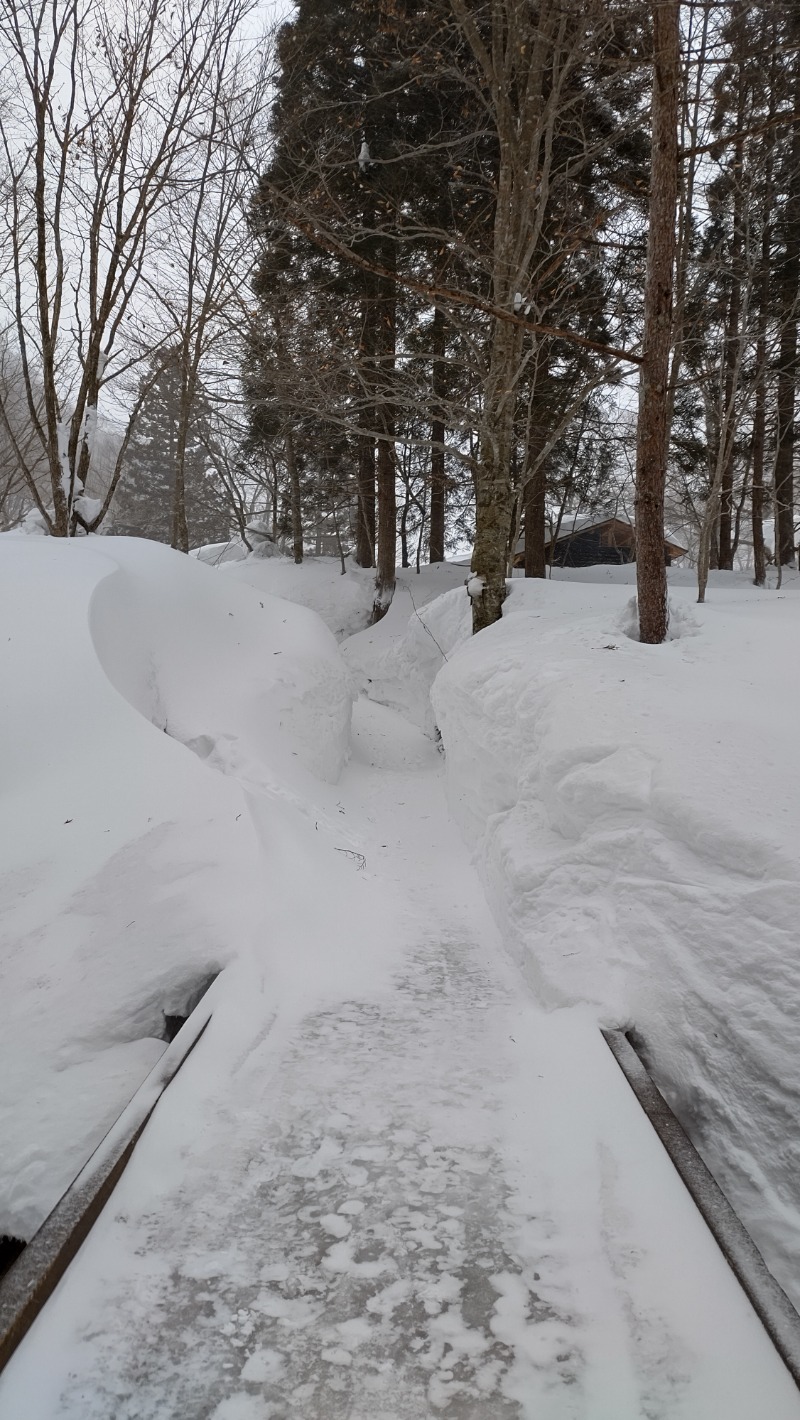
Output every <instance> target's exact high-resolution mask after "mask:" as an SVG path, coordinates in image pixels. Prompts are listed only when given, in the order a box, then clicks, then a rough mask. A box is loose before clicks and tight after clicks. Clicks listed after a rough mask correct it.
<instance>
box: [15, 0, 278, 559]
mask: <svg viewBox="0 0 800 1420" xmlns="http://www.w3.org/2000/svg"><path fill="white" fill-rule="evenodd" d="M253 6H254V0H176V3H175V4H172V5H170V6H164V5H162V4H160V3H159V0H145V3H144V4H142V3H140V0H118V2H117V0H113V3H112V0H49V3H46V0H0V42H2V47H3V51H4V54H5V56H6V63H7V66H8V67H7V69H6V73H5V80H6V87H7V91H8V92H7V97H6V102H5V104H4V106H3V108H2V112H0V154H1V155H2V162H3V172H2V182H3V186H4V189H5V192H6V194H7V199H8V200H7V207H6V216H5V228H4V231H3V233H2V237H0V250H2V253H3V258H4V260H3V263H2V267H3V271H4V276H3V278H0V303H1V304H0V309H2V310H3V312H4V317H5V318H4V322H3V333H4V334H5V337H6V339H7V340H10V341H13V342H14V344H15V346H16V351H17V356H18V359H19V364H20V368H21V371H22V378H23V384H24V388H25V397H26V402H27V407H28V416H29V420H30V425H31V428H32V429H33V431H34V433H35V443H36V449H35V459H32V458H31V457H30V456H29V455H27V454H26V453H25V451H24V450H23V449H22V448H21V447H18V448H17V449H16V451H15V457H16V458H17V462H18V466H19V469H20V472H21V474H22V475H23V477H24V478H25V480H26V483H27V486H28V489H29V491H30V494H31V496H32V498H33V500H34V502H35V503H36V505H37V506H38V508H39V511H40V514H41V516H42V518H43V520H44V522H45V524H46V526H47V527H48V529H49V530H50V531H51V532H52V533H54V534H56V535H57V536H61V537H66V536H69V535H70V534H71V533H72V532H73V531H75V529H76V527H77V526H78V525H79V524H83V526H84V527H86V528H87V529H89V530H93V529H94V528H96V527H97V526H98V525H99V523H100V521H101V520H102V518H103V517H104V516H105V513H106V511H107V509H108V506H109V502H110V497H111V496H112V494H113V485H114V482H115V479H116V478H117V477H118V476H119V468H120V467H121V461H122V457H123V455H124V448H125V443H126V435H129V432H130V425H131V420H132V419H134V418H135V415H136V409H135V407H134V408H133V409H132V410H130V411H129V414H128V418H127V420H126V423H127V426H128V428H127V430H126V431H125V434H124V435H123V440H122V447H121V450H120V458H119V462H118V465H117V468H116V469H115V471H114V475H113V476H112V479H111V481H110V482H111V485H112V486H111V487H110V491H109V492H108V493H107V495H106V497H105V498H104V499H102V500H97V501H92V500H90V499H89V498H88V496H87V482H88V478H89V474H90V471H91V466H92V459H93V448H94V442H95V431H96V426H97V417H98V405H99V401H100V396H101V393H102V391H103V390H104V389H108V388H109V386H110V385H111V384H112V383H113V382H114V381H119V380H120V379H121V378H122V377H123V376H124V375H125V374H126V373H129V372H130V371H131V368H132V367H133V366H134V365H135V364H136V363H137V362H138V361H139V360H141V359H143V358H145V357H149V356H151V354H152V349H153V345H154V343H157V340H158V335H157V334H155V333H154V331H153V329H152V327H151V325H150V323H149V322H150V315H151V305H152V303H151V300H150V298H149V296H148V293H147V290H146V287H145V283H144V282H143V277H145V276H147V275H148V273H149V274H150V276H151V279H152V273H153V263H154V262H155V261H156V260H157V258H158V255H160V256H161V258H162V259H163V250H164V243H163V241H161V242H160V241H159V239H160V238H162V237H163V235H164V233H165V232H166V230H167V224H166V217H167V214H168V213H169V211H170V208H171V206H172V204H173V203H174V202H175V199H176V192H177V191H178V189H179V186H180V182H181V179H182V177H183V176H184V175H185V174H186V173H187V172H188V171H190V170H192V168H194V167H196V157H197V154H198V151H201V150H202V145H203V141H204V134H205V132H206V127H205V122H206V120H207V116H208V114H209V112H210V111H211V110H212V108H213V101H214V92H215V85H216V83H217V81H218V78H219V69H220V63H221V62H222V61H223V57H224V55H225V54H226V53H228V52H229V51H230V49H231V46H232V45H233V43H234V40H235V37H236V35H237V33H238V32H239V30H240V28H241V26H242V23H243V21H244V19H245V17H246V16H247V14H248V13H249V11H250V10H251V9H252V8H253ZM31 193H32V194H33V202H32V204H31V202H30V194H31ZM159 245H160V247H161V250H160V253H159ZM39 387H40V388H41V399H37V390H38V388H39ZM119 408H120V405H119V403H118V404H117V409H119ZM0 421H2V425H3V427H4V428H5V430H6V433H7V435H9V436H10V430H11V422H12V421H11V418H10V411H9V408H8V405H7V403H6V402H5V401H3V399H2V396H1V395H0ZM42 458H44V459H45V461H46V464H47V469H48V477H49V488H48V489H47V493H46V494H45V493H43V491H41V486H40V481H39V480H38V478H37V476H36V468H37V465H38V462H39V461H40V460H41V459H42Z"/></svg>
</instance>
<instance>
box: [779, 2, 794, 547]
mask: <svg viewBox="0 0 800 1420" xmlns="http://www.w3.org/2000/svg"><path fill="white" fill-rule="evenodd" d="M798 29H800V26H798ZM794 103H795V111H798V109H800V65H798V77H797V81H796V84H795V92H794ZM783 229H784V249H785V254H784V258H783V261H782V262H781V264H780V267H779V269H778V273H777V275H778V284H779V290H780V294H781V316H780V318H781V344H780V355H779V365H778V397H777V414H778V446H777V453H776V459H775V561H776V562H777V563H778V564H779V565H780V566H781V567H793V566H794V563H795V546H794V447H795V427H794V409H795V399H796V394H797V371H798V362H797V314H798V313H797V301H798V295H799V294H800V125H798V124H795V128H794V136H793V139H792V147H791V154H790V167H789V183H788V191H787V194H786V208H785V216H784V223H783Z"/></svg>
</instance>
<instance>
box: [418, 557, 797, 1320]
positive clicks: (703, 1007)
mask: <svg viewBox="0 0 800 1420" xmlns="http://www.w3.org/2000/svg"><path fill="white" fill-rule="evenodd" d="M595 570H597V571H600V570H605V569H595ZM613 570H614V572H622V571H623V570H625V569H613ZM671 580H672V592H671V595H672V598H673V602H674V604H675V606H676V608H677V609H678V616H677V617H676V620H678V621H680V620H681V619H682V621H683V630H684V633H685V631H686V630H690V631H691V632H692V633H693V634H691V635H686V634H682V635H681V636H680V637H679V639H676V640H674V641H672V642H670V643H668V644H666V645H664V646H662V647H651V646H642V645H640V644H639V643H638V642H636V641H634V640H631V639H629V637H628V636H627V635H624V634H622V633H621V631H620V624H621V622H620V618H624V617H625V615H626V603H627V602H628V599H629V596H630V592H629V588H628V587H626V586H625V584H624V579H623V578H622V577H615V578H614V579H613V580H612V579H606V578H604V579H603V581H602V583H597V582H596V583H595V584H594V585H587V584H586V579H581V581H582V583H583V584H581V582H575V583H569V582H565V581H551V582H530V581H529V582H524V581H515V582H514V583H513V584H512V592H511V596H510V598H509V600H508V602H507V603H506V607H505V609H504V616H503V619H502V621H501V622H500V623H499V624H498V625H497V626H495V627H493V628H491V630H490V631H488V632H484V633H482V634H481V635H480V636H479V637H476V638H474V639H471V640H469V641H468V642H467V643H466V644H464V645H463V646H462V647H461V648H460V649H459V650H457V651H456V652H455V654H454V656H453V657H452V658H451V659H449V661H448V664H447V665H445V666H444V667H443V668H442V670H441V671H440V673H439V675H438V678H437V680H436V682H435V685H434V688H433V704H434V708H435V713H436V720H437V723H438V725H439V727H440V729H441V732H442V735H443V738H444V743H445V747H446V753H447V773H448V782H449V794H450V801H451V805H452V809H453V811H454V813H455V815H456V816H457V819H458V821H459V823H460V824H461V826H462V829H463V831H464V833H465V835H466V836H467V838H468V840H469V842H470V843H471V844H473V845H474V847H475V850H476V853H477V858H478V862H479V864H480V866H481V869H482V873H483V877H484V881H485V884H486V887H487V892H488V894H489V897H490V901H491V904H492V906H493V910H494V912H495V914H496V916H497V918H498V920H499V921H500V923H501V925H502V927H503V930H504V933H505V936H506V938H507V940H508V942H509V943H510V944H511V946H512V948H513V950H514V953H515V955H516V956H517V958H518V960H519V961H520V962H521V963H522V965H523V968H524V970H525V972H526V975H527V976H528V979H529V981H530V982H531V983H532V984H533V986H534V987H535V989H536V991H537V994H538V995H539V996H540V998H541V999H542V1000H543V1001H544V1002H545V1003H546V1004H549V1005H550V1006H551V1007H558V1006H562V1005H567V1004H572V1003H574V1002H579V1001H585V1002H590V1003H592V1004H593V1006H594V1008H595V1011H596V1014H597V1017H598V1020H599V1021H600V1022H601V1023H604V1024H612V1025H619V1024H622V1025H626V1026H627V1025H630V1024H633V1025H635V1027H636V1028H637V1030H638V1031H639V1032H640V1033H641V1035H642V1036H643V1038H644V1041H645V1045H646V1048H647V1051H648V1054H649V1056H650V1058H651V1060H652V1062H653V1065H654V1068H655V1072H656V1075H657V1078H658V1079H659V1081H660V1082H661V1084H662V1085H663V1086H664V1087H665V1089H666V1092H667V1094H668V1095H669V1097H670V1099H671V1101H672V1103H673V1104H674V1105H675V1107H676V1108H677V1110H678V1113H679V1114H680V1116H681V1118H682V1119H683V1121H684V1123H686V1124H687V1126H688V1127H689V1128H690V1130H691V1132H692V1134H693V1136H694V1137H695V1139H696V1140H697V1141H698V1143H699V1144H700V1146H701V1148H702V1150H703V1152H704V1154H705V1156H706V1158H707V1159H708V1161H709V1163H710V1165H711V1166H712V1168H713V1170H714V1172H715V1174H716V1176H717V1178H718V1179H719V1180H720V1182H721V1183H722V1185H723V1187H725V1188H726V1190H728V1191H729V1193H730V1195H731V1197H732V1199H733V1200H734V1202H735V1204H736V1205H737V1207H738V1208H739V1210H740V1212H741V1213H742V1215H743V1216H744V1218H745V1221H746V1222H747V1224H748V1226H749V1227H750V1228H751V1230H752V1232H753V1233H754V1235H755V1236H756V1238H757V1241H758V1242H759V1245H760V1246H761V1248H762V1250H763V1251H764V1252H765V1255H766V1256H767V1258H768V1260H769V1262H770V1264H771V1265H772V1267H773V1269H774V1270H775V1272H776V1275H778V1276H779V1278H780V1280H781V1281H782V1283H783V1285H784V1286H785V1287H786V1288H787V1289H788V1290H792V1291H793V1294H794V1296H795V1298H796V1299H800V1287H799V1286H798V1283H797V1275H798V1269H797V1262H798V1258H799V1257H800V1208H799V1207H798V1205H799V1204H800V1182H798V1180H799V1179H800V1124H798V1097H799V1096H800V1065H798V1061H797V1051H796V1039H797V1031H798V1027H799V1026H800V969H798V965H797V947H796V931H797V920H798V912H799V911H800V873H799V871H798V850H800V797H799V796H798V795H797V794H795V793H794V792H793V790H792V782H793V778H794V776H795V775H796V773H797V770H798V755H799V754H800V749H799V748H798V738H797V718H796V709H795V705H796V701H797V696H798V693H800V668H798V662H797V658H796V655H795V653H794V648H795V647H796V645H797V640H798V635H799V634H800V598H798V597H797V595H796V591H795V590H792V588H795V587H796V580H797V579H790V590H789V591H788V592H787V593H786V594H785V595H783V596H780V595H779V596H776V595H775V593H773V592H768V591H767V592H764V591H757V590H756V589H754V588H752V587H747V586H746V585H742V580H737V579H735V578H733V577H731V576H730V574H729V576H728V580H727V582H726V581H725V580H724V574H723V580H722V581H720V580H718V579H715V585H714V586H712V588H711V592H710V596H709V601H708V604H707V605H706V606H705V607H696V606H694V605H692V603H693V600H694V595H693V592H692V591H690V590H689V589H686V590H685V591H684V590H683V589H682V588H681V586H680V585H677V586H676V582H678V583H680V582H682V581H683V577H682V576H681V577H678V578H675V577H673V578H672V579H671ZM721 586H724V587H726V588H727V589H726V590H724V591H723V590H720V587H721ZM443 600H444V602H446V600H447V599H446V598H445V599H443Z"/></svg>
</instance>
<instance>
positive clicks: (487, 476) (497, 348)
mask: <svg viewBox="0 0 800 1420" xmlns="http://www.w3.org/2000/svg"><path fill="white" fill-rule="evenodd" d="M498 327H499V328H498ZM521 346H522V339H521V335H520V333H519V331H518V329H517V327H515V326H509V325H508V324H507V322H505V321H499V320H496V321H495V331H494V337H493V340H492V356H491V367H490V372H489V377H488V379H487V382H486V389H485V395H484V409H483V414H482V418H481V431H480V455H479V463H478V470H477V476H476V480H475V546H474V548H473V551H472V570H473V572H474V573H475V575H476V578H479V579H480V582H481V591H480V594H479V595H478V596H473V598H472V630H473V634H476V633H477V632H478V631H484V630H485V629H486V628H487V627H488V626H492V625H493V624H494V622H495V621H499V620H500V617H501V616H502V607H503V602H504V601H505V599H506V590H507V589H506V565H507V557H508V540H509V535H510V532H511V514H512V511H513V506H514V491H513V488H512V484H511V450H512V445H513V441H514V388H515V384H516V378H517V373H518V370H519V360H520V352H521Z"/></svg>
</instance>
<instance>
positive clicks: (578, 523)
mask: <svg viewBox="0 0 800 1420" xmlns="http://www.w3.org/2000/svg"><path fill="white" fill-rule="evenodd" d="M587 532H594V533H599V534H604V535H605V536H607V537H608V539H609V541H610V542H611V543H612V544H613V545H614V546H616V547H629V546H630V545H631V543H632V542H633V540H634V538H635V536H636V529H635V527H634V525H633V523H631V522H630V521H629V519H628V518H624V517H623V518H621V517H619V516H618V515H617V514H616V513H614V514H608V513H577V514H567V516H566V517H565V518H564V519H563V521H562V523H561V527H560V529H559V532H558V536H557V538H556V539H555V545H556V547H560V546H562V545H563V544H564V543H566V542H570V541H571V540H572V539H574V538H576V537H578V536H580V535H581V534H582V533H587ZM552 542H553V537H552V535H550V536H546V537H545V541H544V546H545V551H546V552H547V551H549V549H550V546H551V544H552ZM524 551H525V533H524V531H523V532H522V533H521V534H520V537H519V540H518V542H517V546H516V548H515V557H516V556H518V555H519V554H520V553H523V552H524ZM664 551H665V552H667V553H668V554H669V556H670V557H671V558H672V557H683V556H684V554H685V553H686V551H687V549H686V548H685V547H681V546H680V544H679V543H677V542H676V541H675V540H674V538H672V537H670V536H666V537H665V538H664Z"/></svg>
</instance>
